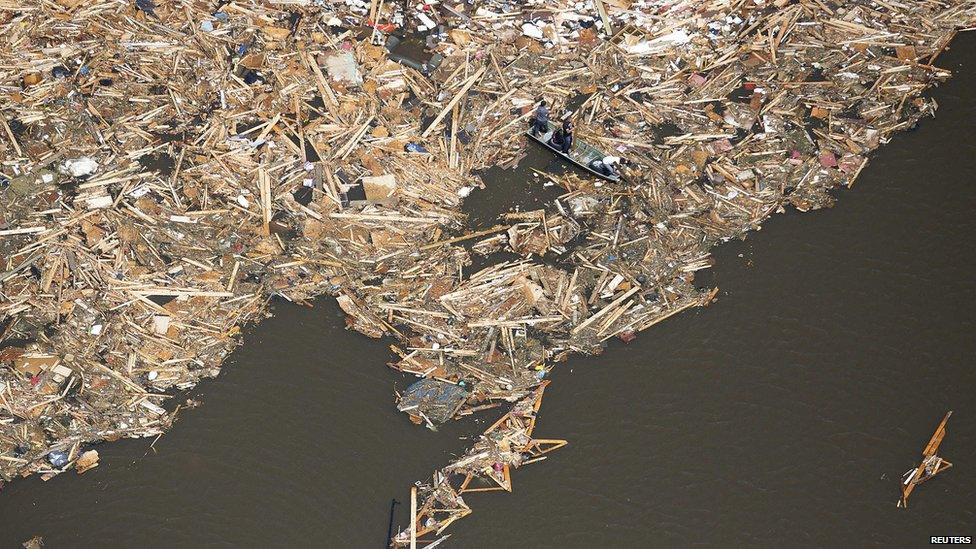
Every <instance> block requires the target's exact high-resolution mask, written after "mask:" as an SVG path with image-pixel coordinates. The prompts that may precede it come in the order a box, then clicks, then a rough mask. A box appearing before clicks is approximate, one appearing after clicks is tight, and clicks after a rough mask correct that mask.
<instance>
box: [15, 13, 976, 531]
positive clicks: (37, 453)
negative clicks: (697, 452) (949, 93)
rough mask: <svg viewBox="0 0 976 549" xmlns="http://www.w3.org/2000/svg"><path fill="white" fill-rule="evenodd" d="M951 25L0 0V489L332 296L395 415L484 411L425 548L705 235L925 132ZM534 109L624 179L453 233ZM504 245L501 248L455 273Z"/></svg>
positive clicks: (145, 414)
mask: <svg viewBox="0 0 976 549" xmlns="http://www.w3.org/2000/svg"><path fill="white" fill-rule="evenodd" d="M403 9H407V10H408V11H406V12H404V11H401V10H403ZM973 22H974V8H973V5H972V4H971V3H967V2H963V1H960V0H941V1H935V0H922V1H914V2H910V3H906V2H893V1H884V2H882V1H880V0H876V1H873V2H869V1H844V2H838V1H833V2H822V1H820V0H799V1H796V0H773V1H769V0H729V1H727V0H677V1H675V0H634V1H630V0H602V1H600V0H594V1H585V2H568V1H565V0H560V1H548V2H541V1H539V2H525V3H519V2H505V1H501V0H481V1H475V2H455V1H449V2H445V3H437V2H427V3H423V4H421V5H420V8H419V9H418V8H417V5H416V4H413V3H407V5H406V7H404V3H400V2H382V1H377V0H373V1H372V2H369V1H359V0H348V1H346V2H325V1H322V0H266V1H259V0H241V1H231V2H220V3H210V2H203V1H193V0H173V1H165V2H164V1H156V2H148V1H143V0H139V1H136V2H130V1H123V0H52V1H50V2H43V3H38V2H27V1H26V0H0V29H2V31H3V32H2V37H0V41H2V42H3V47H2V48H0V89H2V93H0V125H2V127H0V159H2V164H0V186H2V191H0V192H2V195H0V198H2V199H0V257H2V258H3V264H2V265H0V292H2V294H0V295H2V299H0V475H2V478H5V479H8V480H9V479H11V478H13V477H15V476H16V475H26V474H31V473H41V474H44V475H54V474H57V473H59V472H61V471H63V470H65V469H66V468H68V467H71V466H73V465H75V464H77V465H78V466H79V468H80V469H84V468H86V467H91V466H93V465H92V461H91V460H92V454H87V453H85V450H86V449H87V447H88V446H89V445H91V444H93V443H96V442H99V441H105V440H115V439H118V438H120V437H142V436H153V435H158V434H160V433H162V432H164V431H165V430H166V429H167V428H168V427H169V426H170V425H171V424H172V422H173V420H174V418H175V417H176V415H177V413H178V412H179V410H180V408H181V406H174V405H173V404H171V403H168V401H169V400H171V399H172V395H173V394H174V393H173V391H174V390H175V389H182V388H187V387H190V386H192V385H194V384H195V383H196V382H198V381H199V380H200V379H202V378H204V377H212V376H215V375H217V373H218V372H219V368H220V364H221V361H222V359H223V358H224V357H225V356H226V355H227V353H228V352H229V351H230V350H231V349H233V348H234V347H235V346H236V345H237V344H238V343H239V338H238V337H237V335H238V334H239V330H240V328H239V327H240V326H241V325H242V324H243V323H245V322H248V321H252V320H255V319H258V318H261V317H262V316H264V315H266V314H267V313H268V303H269V298H270V297H271V296H275V295H276V296H280V297H283V298H285V299H288V300H291V301H294V302H299V303H303V302H306V301H307V300H308V299H310V298H311V297H313V296H316V295H321V294H324V293H328V294H331V295H333V296H335V297H336V298H337V300H338V304H339V306H340V307H341V308H342V309H343V311H345V312H346V314H347V315H348V325H349V327H350V328H353V329H355V330H357V331H359V332H362V333H363V334H366V335H368V336H370V337H380V336H382V335H391V336H393V337H395V338H396V339H397V340H398V343H397V344H396V345H394V346H393V347H392V350H393V352H394V353H395V354H396V356H397V357H398V360H397V361H395V362H393V363H392V364H391V366H392V367H393V368H395V369H397V370H400V371H403V372H408V373H412V374H415V375H417V376H420V377H423V378H425V380H426V381H424V383H425V385H423V386H420V387H416V388H412V389H411V390H410V391H408V393H409V395H408V399H409V400H407V401H401V403H400V408H401V409H402V410H404V411H405V412H407V413H408V414H410V416H411V418H412V419H414V420H415V421H416V422H418V423H426V424H428V425H429V426H433V424H434V422H435V421H441V420H446V419H449V418H450V417H457V416H463V415H467V414H470V413H475V412H478V411H481V410H486V409H491V408H500V407H506V408H507V410H508V411H506V412H505V414H504V415H503V416H502V418H501V419H499V420H498V421H497V422H496V423H495V424H493V425H492V427H491V428H489V429H488V430H487V431H486V432H485V433H484V434H483V435H482V436H481V438H480V439H479V441H478V442H477V443H475V444H474V445H473V447H472V448H471V449H470V450H469V452H468V453H466V454H465V455H464V456H462V457H461V458H459V459H458V460H456V461H454V462H453V463H451V464H449V465H447V466H446V467H445V468H444V469H442V470H440V471H439V472H437V473H435V474H434V477H433V479H432V480H431V482H429V483H427V484H424V485H423V486H422V489H421V490H420V497H421V505H420V508H419V511H418V513H417V515H416V516H415V518H414V521H413V524H412V525H411V526H408V527H407V529H405V530H404V531H403V532H401V533H400V534H398V535H397V536H396V537H395V538H394V540H393V542H394V543H396V544H401V545H406V544H410V543H411V539H412V538H413V540H414V541H413V543H415V539H416V536H418V535H423V534H427V533H438V534H439V533H440V532H442V531H443V530H444V528H446V527H447V526H448V525H449V524H450V523H451V522H453V521H454V520H456V519H457V518H460V517H461V516H464V515H465V514H467V513H468V512H470V508H469V507H468V506H467V504H466V503H465V502H464V501H463V498H462V494H463V493H467V492H471V491H475V490H484V489H486V488H491V489H501V490H511V479H510V470H511V469H512V468H515V467H518V466H520V465H524V464H526V463H529V462H533V461H536V460H538V459H541V458H543V457H544V456H543V455H542V454H544V453H546V452H547V451H549V450H551V449H553V448H556V447H559V446H561V445H562V444H564V443H565V442H564V441H559V440H546V439H534V438H532V432H533V429H534V427H535V419H536V414H537V412H538V409H539V404H540V403H541V398H542V391H543V389H544V387H545V385H546V383H547V380H546V376H547V375H548V372H549V371H550V370H551V369H552V368H553V367H554V365H555V364H556V363H557V362H559V361H562V360H564V359H565V358H567V357H568V356H569V355H570V354H572V353H586V354H595V353H599V352H601V350H602V349H603V347H604V345H605V342H606V341H607V340H609V339H611V338H613V337H619V338H621V339H623V340H625V341H629V340H630V339H632V338H633V337H634V335H635V334H636V333H637V332H639V331H641V330H644V329H647V328H648V327H650V326H652V325H654V324H656V323H658V322H660V321H662V320H664V319H666V318H668V317H670V316H672V315H674V314H676V313H678V312H680V311H682V310H685V309H687V308H690V307H693V306H696V305H705V304H707V303H709V302H710V301H711V300H712V299H714V297H715V294H716V291H717V289H705V290H702V289H699V288H696V287H695V286H694V284H693V280H694V273H695V272H696V271H698V270H701V269H705V268H708V267H709V266H710V264H711V259H710V255H709V250H710V248H711V247H712V246H713V245H715V244H716V243H719V242H721V241H724V240H728V239H730V238H735V237H741V236H742V235H744V234H745V233H746V232H748V231H750V230H757V229H759V228H760V225H761V223H762V222H763V221H764V220H765V219H766V218H767V217H768V216H769V215H771V214H773V213H774V212H780V211H783V210H784V207H786V206H787V205H792V206H794V207H796V208H798V209H800V210H802V211H806V210H809V209H816V208H820V207H823V206H828V205H830V203H831V201H832V198H831V196H830V195H829V194H828V192H829V191H830V190H831V189H834V188H836V187H840V186H845V185H846V186H850V185H852V184H853V181H854V180H855V178H856V177H857V175H858V174H859V173H860V172H861V171H862V170H863V169H864V167H865V165H866V164H867V162H868V155H869V153H870V152H871V151H872V150H874V149H875V148H877V147H878V146H879V145H880V144H881V143H884V142H885V141H886V140H887V139H889V138H890V136H891V135H892V134H893V133H894V132H896V131H899V130H904V129H908V128H911V127H912V126H913V125H914V124H915V123H916V122H917V121H918V120H919V118H921V117H923V116H926V115H930V114H932V112H933V111H934V109H935V107H936V105H935V103H934V101H933V100H931V99H927V98H925V97H922V96H921V93H922V92H923V91H924V90H925V89H926V88H927V87H929V86H931V85H933V84H935V83H938V82H939V81H942V80H944V79H946V78H948V77H949V72H948V71H946V70H943V69H940V68H938V67H936V66H934V65H933V64H932V63H933V62H934V60H935V58H936V57H937V56H938V55H939V53H940V52H942V51H943V50H944V49H945V48H946V47H947V45H948V44H949V42H950V41H951V39H952V38H953V36H954V34H955V32H957V30H959V29H963V28H965V27H966V26H967V25H972V24H973ZM391 33H392V34H396V35H397V37H396V39H395V40H392V41H389V42H387V41H386V39H387V35H388V34H391ZM424 39H425V40H426V43H425V44H423V45H421V46H419V47H418V49H419V50H421V51H422V52H423V55H422V57H423V58H417V59H414V58H413V57H411V56H410V55H409V54H408V53H404V50H402V47H403V44H405V43H409V42H410V41H411V40H415V41H423V40H424ZM384 44H386V45H384ZM391 50H396V51H395V52H394V51H391ZM540 95H541V96H545V97H546V98H547V99H548V100H549V101H550V102H554V103H555V104H556V107H557V109H558V110H560V111H563V110H566V109H569V108H570V107H571V110H572V113H573V116H574V119H575V121H576V125H577V138H578V139H579V140H582V141H586V142H588V143H590V144H592V145H594V146H596V147H598V148H602V149H604V150H607V151H614V154H617V155H619V156H624V157H626V158H628V159H629V160H631V161H632V162H633V163H634V164H633V165H631V166H630V167H629V168H627V169H626V170H625V173H624V175H625V182H619V183H607V182H601V181H595V180H593V179H592V178H589V177H585V176H582V175H578V174H577V175H574V174H570V175H565V176H560V177H554V176H553V177H551V180H552V182H554V183H556V184H558V185H560V186H562V187H563V188H565V189H566V193H565V194H563V195H562V196H561V197H559V199H558V200H556V201H555V202H553V203H552V204H550V205H547V207H546V208H545V209H543V210H539V211H536V212H527V213H521V214H517V215H510V216H507V217H505V218H503V219H499V220H498V221H499V223H500V224H499V225H498V226H496V227H494V228H491V229H488V230H478V231H475V232H472V233H465V219H464V216H463V215H462V214H461V211H460V206H461V203H462V200H463V197H464V196H467V195H468V194H469V193H470V192H472V189H474V188H478V187H484V184H483V183H482V182H481V180H480V177H479V175H478V174H479V173H480V171H481V170H483V169H486V168H488V167H491V166H496V165H500V166H503V167H513V166H515V165H517V163H518V162H519V160H520V158H521V157H522V156H523V155H524V154H525V150H526V147H527V146H528V145H527V143H526V139H525V137H524V135H523V133H524V130H525V127H526V124H527V122H528V117H529V116H530V114H531V112H532V109H533V108H534V106H535V104H536V100H537V98H538V97H539V96H540ZM536 184H537V183H536ZM482 192H491V190H490V189H488V190H487V191H482ZM501 249H504V250H507V251H508V252H513V253H515V254H518V255H519V256H521V258H520V259H518V260H513V261H508V262H496V263H495V264H492V265H490V266H488V267H486V268H484V269H481V270H478V271H477V272H474V273H470V274H469V273H466V272H465V268H466V267H469V266H470V265H471V261H472V260H471V252H475V253H485V254H491V253H492V251H494V250H501ZM85 456H88V457H87V458H86V457H85ZM96 456H97V454H96Z"/></svg>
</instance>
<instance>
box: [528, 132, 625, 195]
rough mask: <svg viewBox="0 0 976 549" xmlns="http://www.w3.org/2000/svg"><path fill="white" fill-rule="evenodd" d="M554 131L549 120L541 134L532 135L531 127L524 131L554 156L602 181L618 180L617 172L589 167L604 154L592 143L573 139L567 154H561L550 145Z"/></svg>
mask: <svg viewBox="0 0 976 549" xmlns="http://www.w3.org/2000/svg"><path fill="white" fill-rule="evenodd" d="M555 132H556V126H555V125H553V123H552V122H549V130H548V131H546V133H544V134H541V135H532V129H531V128H529V130H528V131H526V132H525V134H526V135H528V136H529V138H530V139H532V140H533V141H535V142H537V143H539V144H540V145H544V146H545V147H546V148H547V149H549V151H550V152H552V153H553V154H555V155H556V156H559V157H560V158H562V159H564V160H566V161H567V162H569V163H570V164H572V165H574V166H576V167H577V168H580V169H582V170H585V171H586V172H588V173H589V174H590V175H593V176H595V177H599V178H600V179H602V180H604V181H613V182H614V183H616V182H619V181H620V175H619V174H614V175H605V174H602V173H600V172H598V171H596V170H594V169H592V168H590V162H593V161H594V160H601V159H603V157H605V156H606V155H605V154H603V152H602V151H600V150H599V149H597V148H596V147H594V146H593V145H590V144H587V143H583V142H580V141H578V140H575V139H574V140H573V147H572V149H570V151H569V154H563V152H562V151H561V150H559V149H558V148H556V147H555V146H554V145H552V143H550V140H551V139H552V135H553V134H554V133H555Z"/></svg>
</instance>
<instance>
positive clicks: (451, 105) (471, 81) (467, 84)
mask: <svg viewBox="0 0 976 549" xmlns="http://www.w3.org/2000/svg"><path fill="white" fill-rule="evenodd" d="M486 70H487V68H486V67H481V68H480V69H478V72H476V73H474V74H473V75H471V77H470V78H468V80H467V81H466V82H465V83H464V85H463V86H461V89H460V90H459V91H458V92H457V93H456V94H454V97H453V98H452V99H451V100H450V101H448V103H447V105H445V106H444V108H443V109H441V112H440V114H438V115H437V116H436V117H435V118H434V120H433V121H431V123H430V124H429V125H428V126H427V128H426V129H424V131H423V133H422V134H420V136H421V137H427V136H428V135H430V132H432V131H434V129H436V128H437V125H438V124H440V123H441V121H443V120H444V117H445V116H447V114H448V113H449V112H451V109H453V108H454V106H455V105H457V103H458V101H460V100H461V99H463V98H464V96H465V94H467V93H468V90H470V89H471V86H474V85H475V83H476V82H478V80H480V79H481V76H482V75H483V74H485V71H486Z"/></svg>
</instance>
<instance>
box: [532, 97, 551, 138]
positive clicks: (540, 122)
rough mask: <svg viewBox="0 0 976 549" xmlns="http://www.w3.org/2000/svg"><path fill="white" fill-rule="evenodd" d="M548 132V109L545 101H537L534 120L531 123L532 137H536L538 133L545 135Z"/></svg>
mask: <svg viewBox="0 0 976 549" xmlns="http://www.w3.org/2000/svg"><path fill="white" fill-rule="evenodd" d="M548 131H549V107H548V106H546V100H545V99H543V100H542V101H539V106H538V107H537V108H536V109H535V118H534V119H533V123H532V135H534V136H536V137H538V135H539V133H540V132H541V133H543V134H545V133H546V132H548Z"/></svg>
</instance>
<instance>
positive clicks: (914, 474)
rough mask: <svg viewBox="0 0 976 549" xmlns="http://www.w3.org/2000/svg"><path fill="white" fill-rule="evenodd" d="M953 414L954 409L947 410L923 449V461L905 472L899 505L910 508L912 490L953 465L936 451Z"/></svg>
mask: <svg viewBox="0 0 976 549" xmlns="http://www.w3.org/2000/svg"><path fill="white" fill-rule="evenodd" d="M951 416H952V411H951V410H950V411H948V412H946V415H945V417H944V418H942V421H941V422H940V423H939V426H938V427H936V428H935V432H934V433H932V438H930V439H929V442H928V444H926V445H925V448H923V449H922V458H923V459H922V462H921V463H920V464H919V465H918V467H915V468H914V469H910V470H909V471H908V472H907V473H905V477H904V478H903V480H902V485H901V499H899V500H898V504H897V507H904V508H906V509H907V508H908V498H909V497H911V495H912V492H913V491H914V490H915V487H916V486H918V485H919V484H921V483H923V482H925V481H927V480H930V479H932V477H934V476H935V475H938V474H939V473H941V472H943V471H945V470H946V469H949V468H950V467H952V463H950V462H949V461H947V460H945V459H942V458H941V457H939V456H938V455H936V453H937V452H938V451H939V446H940V445H941V444H942V439H943V438H945V435H946V423H948V421H949V417H951Z"/></svg>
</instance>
